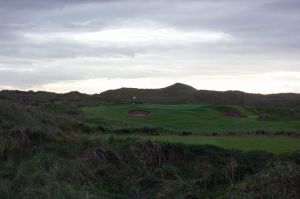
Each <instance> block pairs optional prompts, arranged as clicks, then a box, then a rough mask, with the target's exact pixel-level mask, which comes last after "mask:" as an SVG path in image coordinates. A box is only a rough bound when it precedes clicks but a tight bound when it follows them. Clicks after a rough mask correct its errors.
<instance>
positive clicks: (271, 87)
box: [0, 0, 300, 93]
mask: <svg viewBox="0 0 300 199" xmlns="http://www.w3.org/2000/svg"><path fill="white" fill-rule="evenodd" d="M175 82H182V83H186V84H190V85H192V86H194V87H195V88H198V89H213V90H242V91H246V92H255V93H257V92H258V93H277V92H298V93H300V1H299V0H251V1H245V0H214V1H212V0H0V90H1V89H20V90H46V91H54V92H68V91H72V90H77V91H80V92H84V93H99V92H101V91H104V90H107V89H114V88H119V87H139V88H159V87H164V86H167V85H170V84H173V83H175Z"/></svg>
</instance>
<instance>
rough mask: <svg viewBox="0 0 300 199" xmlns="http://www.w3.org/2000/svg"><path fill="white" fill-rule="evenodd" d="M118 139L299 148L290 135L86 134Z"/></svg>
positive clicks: (282, 150) (261, 148)
mask: <svg viewBox="0 0 300 199" xmlns="http://www.w3.org/2000/svg"><path fill="white" fill-rule="evenodd" d="M111 136H113V137H115V138H120V139H126V138H137V139H142V140H151V141H156V142H163V143H165V142H168V143H177V144H186V145H193V146H198V145H213V146H218V147H222V148H225V149H235V150H241V151H266V152H270V153H274V154H283V153H290V152H294V151H297V150H300V139H299V138H290V137H266V136H241V137H237V136H236V137H233V136H217V137H213V136H197V135H191V136H177V135H160V136H150V135H115V134H100V135H99V134H98V135H93V136H88V139H99V138H104V139H108V138H109V137H111Z"/></svg>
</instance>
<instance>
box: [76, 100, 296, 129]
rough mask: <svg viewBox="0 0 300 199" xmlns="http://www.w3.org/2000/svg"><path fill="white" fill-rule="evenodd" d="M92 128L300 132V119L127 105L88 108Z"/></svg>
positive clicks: (216, 109)
mask: <svg viewBox="0 0 300 199" xmlns="http://www.w3.org/2000/svg"><path fill="white" fill-rule="evenodd" d="M136 108H139V109H143V110H146V111H149V112H150V114H149V115H148V116H146V117H136V116H132V115H129V114H128V111H129V110H131V109H136ZM81 110H82V111H83V113H84V114H85V116H86V117H87V120H88V121H89V122H90V123H91V124H93V123H94V124H95V123H97V121H98V120H99V121H101V120H103V119H108V120H112V121H116V122H120V121H122V122H131V123H136V124H144V125H152V126H156V127H161V128H165V129H169V130H174V131H192V132H209V133H212V132H255V131H262V130H264V131H269V132H279V131H292V132H300V122H299V119H298V118H295V119H294V120H293V118H287V120H286V121H272V120H270V121H269V120H268V121H263V120H260V118H259V115H257V113H255V112H251V111H250V110H249V109H245V108H243V107H240V106H213V105H157V104H136V105H133V104H125V105H111V106H94V107H84V108H82V109H81ZM224 111H237V112H239V113H241V114H242V115H245V116H246V117H245V118H237V117H229V116H225V115H224Z"/></svg>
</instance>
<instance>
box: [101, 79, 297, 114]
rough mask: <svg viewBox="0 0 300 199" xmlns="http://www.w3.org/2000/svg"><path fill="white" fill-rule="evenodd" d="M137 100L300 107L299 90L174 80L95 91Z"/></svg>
mask: <svg viewBox="0 0 300 199" xmlns="http://www.w3.org/2000/svg"><path fill="white" fill-rule="evenodd" d="M133 96H136V97H137V101H139V102H143V103H156V104H187V103H190V104H191V103H205V104H219V105H242V106H253V107H276V108H278V107H280V108H300V94H296V93H280V94H269V95H263V94H252V93H245V92H241V91H211V90H197V89H195V88H193V87H191V86H188V85H185V84H181V83H176V84H174V85H171V86H168V87H165V88H161V89H137V88H121V89H116V90H108V91H105V92H102V93H100V94H99V95H98V97H99V99H101V100H103V101H110V102H124V103H128V102H131V101H132V97H133Z"/></svg>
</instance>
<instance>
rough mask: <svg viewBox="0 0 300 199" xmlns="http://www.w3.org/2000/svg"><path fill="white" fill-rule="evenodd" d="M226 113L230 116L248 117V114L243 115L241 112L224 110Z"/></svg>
mask: <svg viewBox="0 0 300 199" xmlns="http://www.w3.org/2000/svg"><path fill="white" fill-rule="evenodd" d="M224 115H226V116H228V117H237V118H246V117H247V116H246V115H243V114H242V113H240V112H224Z"/></svg>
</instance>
